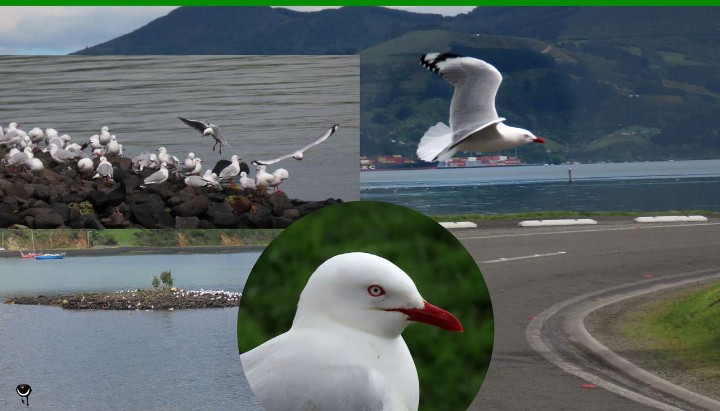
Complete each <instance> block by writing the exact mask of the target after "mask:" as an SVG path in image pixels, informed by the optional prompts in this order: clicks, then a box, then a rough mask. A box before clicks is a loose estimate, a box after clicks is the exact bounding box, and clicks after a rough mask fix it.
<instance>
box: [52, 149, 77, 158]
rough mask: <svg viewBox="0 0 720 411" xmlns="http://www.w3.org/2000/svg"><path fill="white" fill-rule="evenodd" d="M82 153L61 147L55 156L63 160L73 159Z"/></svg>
mask: <svg viewBox="0 0 720 411" xmlns="http://www.w3.org/2000/svg"><path fill="white" fill-rule="evenodd" d="M79 156H80V155H79V154H78V153H75V152H72V151H67V150H63V149H59V150H58V151H56V152H55V157H57V158H60V159H62V160H71V159H73V158H76V157H79Z"/></svg>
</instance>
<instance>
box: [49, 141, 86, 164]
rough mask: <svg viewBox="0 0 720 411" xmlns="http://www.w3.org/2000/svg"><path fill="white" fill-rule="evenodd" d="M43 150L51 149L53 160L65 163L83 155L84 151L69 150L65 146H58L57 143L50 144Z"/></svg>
mask: <svg viewBox="0 0 720 411" xmlns="http://www.w3.org/2000/svg"><path fill="white" fill-rule="evenodd" d="M43 151H45V152H48V151H49V152H50V157H52V159H53V160H55V161H56V162H58V163H60V164H65V163H66V162H67V161H68V160H72V159H75V158H78V157H80V156H82V152H80V151H68V150H65V149H64V148H60V147H58V146H57V144H55V143H52V144H50V147H48V148H46V149H45V150H43Z"/></svg>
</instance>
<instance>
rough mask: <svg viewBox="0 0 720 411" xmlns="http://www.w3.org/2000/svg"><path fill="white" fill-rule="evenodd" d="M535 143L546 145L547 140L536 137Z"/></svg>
mask: <svg viewBox="0 0 720 411" xmlns="http://www.w3.org/2000/svg"><path fill="white" fill-rule="evenodd" d="M535 142H536V143H540V144H545V139H544V138H542V137H535Z"/></svg>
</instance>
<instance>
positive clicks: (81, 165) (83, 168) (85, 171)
mask: <svg viewBox="0 0 720 411" xmlns="http://www.w3.org/2000/svg"><path fill="white" fill-rule="evenodd" d="M103 158H105V157H101V158H100V164H102V162H103V160H102V159H103ZM98 166H99V165H98ZM77 168H78V171H80V173H81V174H82V175H83V176H88V175H90V174H92V173H93V171H95V164H93V161H92V158H90V157H83V158H81V159H80V160H78V163H77ZM98 177H100V176H98ZM86 178H87V177H83V179H86Z"/></svg>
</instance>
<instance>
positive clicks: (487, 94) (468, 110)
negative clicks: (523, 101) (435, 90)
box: [421, 53, 502, 131]
mask: <svg viewBox="0 0 720 411" xmlns="http://www.w3.org/2000/svg"><path fill="white" fill-rule="evenodd" d="M421 62H422V64H423V65H424V66H425V67H427V68H428V69H430V70H433V71H435V72H436V73H438V74H439V75H440V76H441V77H442V78H444V79H445V80H447V81H448V82H449V83H450V84H452V85H453V86H455V92H454V93H453V97H452V101H451V103H450V128H451V129H452V130H453V131H457V130H469V129H473V128H477V127H479V126H480V125H482V124H485V123H488V122H491V121H493V120H495V119H497V118H498V115H497V111H496V109H495V96H496V95H497V91H498V88H500V83H501V82H502V75H501V74H500V72H499V71H498V70H497V69H496V68H495V67H494V66H492V65H491V64H489V63H487V62H485V61H483V60H480V59H476V58H473V57H463V56H458V55H454V54H438V53H430V54H425V55H423V57H422V58H421Z"/></svg>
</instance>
